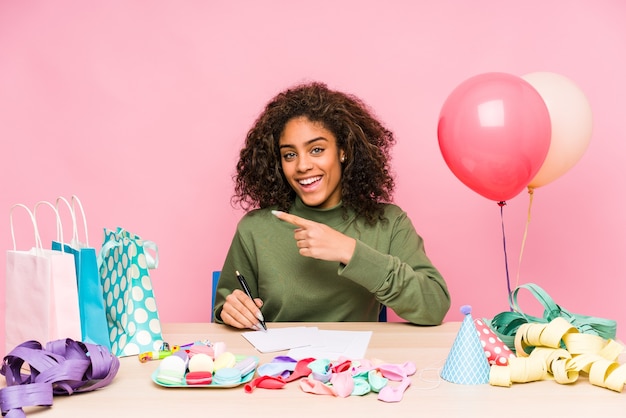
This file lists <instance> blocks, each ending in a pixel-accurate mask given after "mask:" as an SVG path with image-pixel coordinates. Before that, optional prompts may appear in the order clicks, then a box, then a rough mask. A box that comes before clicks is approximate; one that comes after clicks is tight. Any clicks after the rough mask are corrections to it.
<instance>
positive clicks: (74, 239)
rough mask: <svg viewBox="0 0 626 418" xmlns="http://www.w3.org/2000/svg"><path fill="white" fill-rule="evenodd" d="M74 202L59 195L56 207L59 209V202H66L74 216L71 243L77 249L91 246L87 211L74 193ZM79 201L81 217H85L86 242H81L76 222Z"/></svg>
mask: <svg viewBox="0 0 626 418" xmlns="http://www.w3.org/2000/svg"><path fill="white" fill-rule="evenodd" d="M71 201H72V203H71V204H70V202H69V201H68V200H67V199H66V198H65V197H63V196H59V197H57V200H56V208H57V210H58V209H59V202H63V203H65V206H67V208H68V209H69V212H70V216H71V217H72V239H71V241H70V245H71V246H72V247H74V248H76V249H80V248H85V247H89V233H88V231H87V219H86V218H85V211H84V210H83V205H82V204H81V203H80V200H78V197H77V196H76V195H72V197H71ZM77 203H78V207H79V209H80V213H81V217H82V219H83V231H84V233H85V242H84V243H81V241H80V239H79V237H78V226H77V223H76V204H77Z"/></svg>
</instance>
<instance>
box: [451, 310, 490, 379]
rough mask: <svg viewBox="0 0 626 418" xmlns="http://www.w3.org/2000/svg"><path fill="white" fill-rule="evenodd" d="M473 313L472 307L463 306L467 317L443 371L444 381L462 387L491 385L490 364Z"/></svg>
mask: <svg viewBox="0 0 626 418" xmlns="http://www.w3.org/2000/svg"><path fill="white" fill-rule="evenodd" d="M471 312H472V307H471V306H469V305H463V306H461V313H462V314H463V315H465V318H464V319H463V322H462V323H461V329H459V332H458V334H457V335H456V338H455V339H454V343H453V344H452V348H451V349H450V354H448V358H447V359H446V362H445V364H444V365H443V369H442V370H441V377H442V379H444V380H447V381H448V382H451V383H458V384H462V385H479V384H485V383H489V368H490V366H489V362H488V361H487V357H486V356H485V350H484V349H483V347H482V345H481V342H480V339H479V337H478V332H477V331H476V326H475V325H474V321H473V320H472V315H471Z"/></svg>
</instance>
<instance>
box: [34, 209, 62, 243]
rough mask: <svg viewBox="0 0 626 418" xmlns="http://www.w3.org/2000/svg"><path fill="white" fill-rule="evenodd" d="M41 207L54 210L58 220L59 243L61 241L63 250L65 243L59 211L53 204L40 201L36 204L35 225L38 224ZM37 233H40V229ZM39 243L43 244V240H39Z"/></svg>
mask: <svg viewBox="0 0 626 418" xmlns="http://www.w3.org/2000/svg"><path fill="white" fill-rule="evenodd" d="M40 205H46V206H48V207H50V209H52V211H53V212H54V215H55V216H56V219H57V241H59V243H60V244H61V248H63V245H64V244H65V241H64V239H63V224H62V223H61V216H60V215H59V211H58V210H57V208H56V207H55V206H54V205H53V204H52V203H50V202H48V201H47V200H40V201H39V202H37V203H35V208H34V209H33V219H34V222H35V224H37V209H38V208H39V206H40ZM37 231H39V228H37ZM39 242H41V238H39Z"/></svg>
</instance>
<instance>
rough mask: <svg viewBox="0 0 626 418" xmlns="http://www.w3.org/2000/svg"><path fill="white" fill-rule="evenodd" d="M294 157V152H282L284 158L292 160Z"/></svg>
mask: <svg viewBox="0 0 626 418" xmlns="http://www.w3.org/2000/svg"><path fill="white" fill-rule="evenodd" d="M295 157H296V153H295V152H286V153H284V154H283V158H284V159H285V160H293V159H294V158H295Z"/></svg>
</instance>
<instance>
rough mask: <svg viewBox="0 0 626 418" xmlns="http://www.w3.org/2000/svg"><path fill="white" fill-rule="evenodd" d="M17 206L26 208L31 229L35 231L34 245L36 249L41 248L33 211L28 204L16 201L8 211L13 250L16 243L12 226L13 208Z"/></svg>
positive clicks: (15, 247)
mask: <svg viewBox="0 0 626 418" xmlns="http://www.w3.org/2000/svg"><path fill="white" fill-rule="evenodd" d="M18 207H20V208H23V209H25V210H26V212H28V216H29V217H30V221H31V222H32V224H33V231H34V233H35V247H36V248H37V249H43V245H42V244H41V238H40V237H39V230H38V228H37V222H36V221H35V215H34V214H33V212H31V210H30V209H29V208H28V206H26V205H24V204H22V203H16V204H14V205H13V206H11V210H10V211H9V222H10V224H11V238H12V239H13V251H17V245H16V243H15V228H14V227H13V210H14V209H15V208H18Z"/></svg>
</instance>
